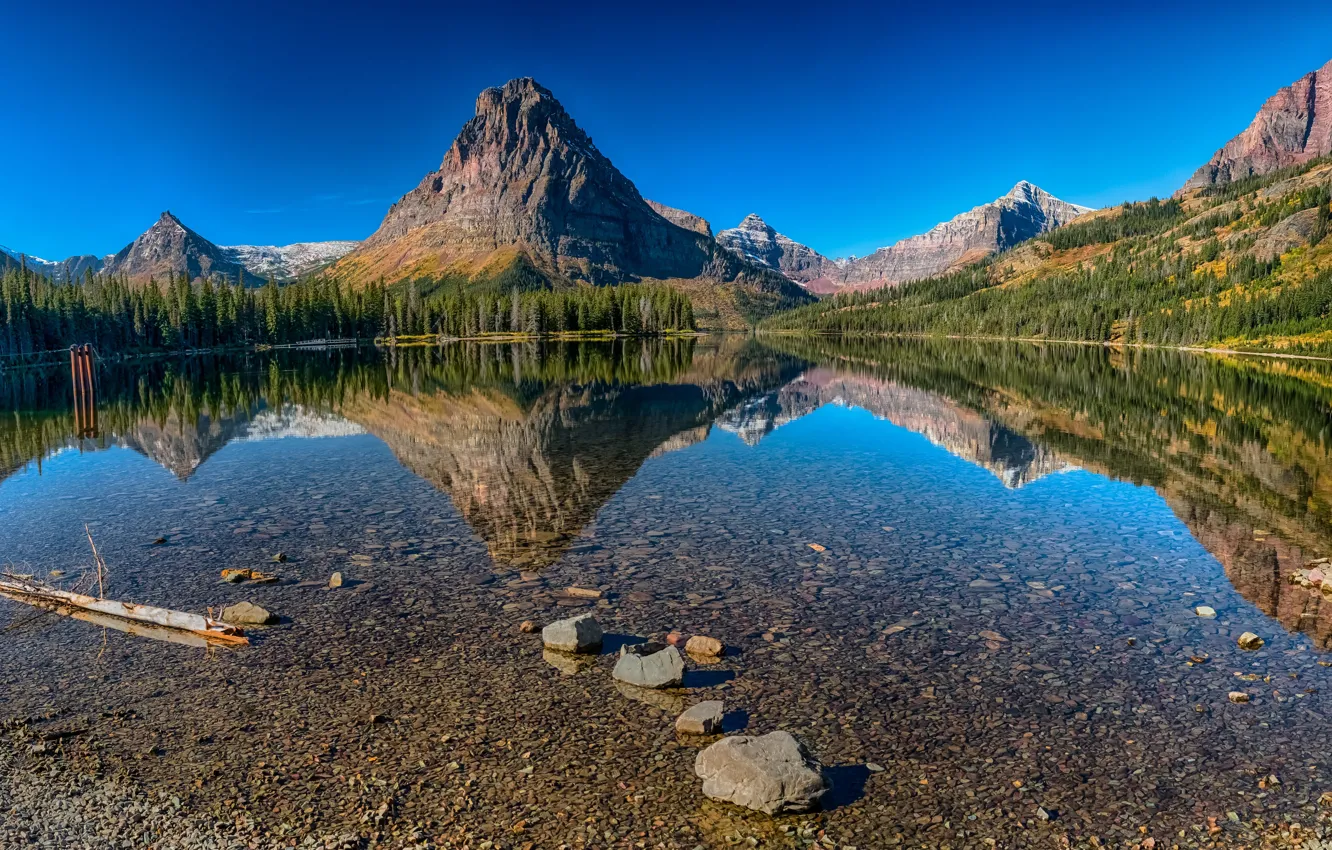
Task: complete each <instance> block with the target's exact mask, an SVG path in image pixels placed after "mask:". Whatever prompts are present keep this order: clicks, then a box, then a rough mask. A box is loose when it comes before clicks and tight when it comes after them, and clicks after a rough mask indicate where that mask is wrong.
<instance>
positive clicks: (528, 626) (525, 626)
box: [518, 620, 537, 635]
mask: <svg viewBox="0 0 1332 850" xmlns="http://www.w3.org/2000/svg"><path fill="white" fill-rule="evenodd" d="M536 630H537V625H536V623H534V622H532V621H531V620H523V621H522V623H520V624H519V625H518V631H520V632H522V633H523V634H525V635H530V634H532V632H535V631H536Z"/></svg>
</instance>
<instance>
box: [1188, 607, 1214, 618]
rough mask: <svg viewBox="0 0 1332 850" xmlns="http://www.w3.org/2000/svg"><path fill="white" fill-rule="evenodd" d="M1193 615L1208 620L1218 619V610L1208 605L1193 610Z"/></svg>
mask: <svg viewBox="0 0 1332 850" xmlns="http://www.w3.org/2000/svg"><path fill="white" fill-rule="evenodd" d="M1193 613H1195V614H1197V615H1198V616H1199V617H1204V618H1206V619H1208V620H1214V619H1216V609H1215V608H1212V607H1211V606H1208V605H1199V606H1198V607H1197V608H1194V609H1193Z"/></svg>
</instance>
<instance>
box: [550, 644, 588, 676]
mask: <svg viewBox="0 0 1332 850" xmlns="http://www.w3.org/2000/svg"><path fill="white" fill-rule="evenodd" d="M541 658H542V659H543V660H544V661H545V662H546V663H547V664H549V665H550V666H551V667H554V668H555V669H556V670H559V671H560V672H561V673H563V674H564V675H566V676H574V675H577V674H579V673H582V672H583V671H584V670H590V669H591V668H592V665H593V664H594V663H596V659H593V658H588V657H587V656H586V655H575V654H573V653H572V652H562V651H560V650H558V649H543V650H541Z"/></svg>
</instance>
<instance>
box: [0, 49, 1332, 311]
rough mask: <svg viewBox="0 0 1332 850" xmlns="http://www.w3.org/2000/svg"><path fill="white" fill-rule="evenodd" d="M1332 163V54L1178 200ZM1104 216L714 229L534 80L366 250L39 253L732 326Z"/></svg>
mask: <svg viewBox="0 0 1332 850" xmlns="http://www.w3.org/2000/svg"><path fill="white" fill-rule="evenodd" d="M1329 155H1332V62H1329V63H1328V65H1326V66H1324V67H1323V68H1321V69H1320V70H1317V71H1313V72H1310V73H1309V74H1307V75H1305V76H1304V77H1303V78H1301V79H1300V80H1299V81H1297V82H1296V83H1294V84H1292V85H1291V86H1288V87H1286V88H1283V89H1281V90H1280V91H1278V92H1277V93H1276V94H1275V95H1273V96H1272V97H1271V98H1270V99H1269V100H1268V101H1267V102H1266V103H1265V104H1264V105H1263V107H1262V109H1261V110H1259V112H1258V114H1257V116H1256V117H1255V118H1254V120H1253V123H1252V124H1251V125H1250V126H1249V127H1248V129H1246V130H1245V131H1244V132H1243V133H1241V134H1240V135H1239V136H1237V137H1235V138H1234V139H1232V140H1231V141H1230V142H1228V143H1227V144H1226V145H1225V146H1224V147H1222V148H1221V149H1220V150H1219V151H1217V153H1216V154H1215V155H1214V156H1213V157H1212V159H1211V160H1210V161H1209V162H1208V163H1207V164H1205V165H1204V166H1202V167H1201V168H1200V169H1199V170H1198V171H1197V173H1196V174H1194V176H1193V177H1192V178H1191V179H1190V180H1189V182H1188V183H1187V184H1186V185H1185V186H1184V187H1183V189H1181V190H1180V193H1179V195H1178V197H1180V198H1185V197H1186V196H1190V197H1191V196H1192V193H1196V192H1197V191H1199V190H1204V189H1208V188H1214V187H1217V186H1220V185H1224V184H1228V183H1230V182H1232V181H1234V180H1239V179H1244V178H1252V177H1261V176H1264V175H1269V174H1272V173H1273V172H1277V171H1281V170H1283V169H1291V168H1296V167H1299V166H1301V165H1303V164H1306V163H1309V162H1311V161H1312V160H1316V159H1319V158H1321V157H1324V156H1329ZM1202 206H1204V205H1203V204H1201V203H1194V204H1193V206H1192V207H1191V209H1192V208H1195V207H1199V208H1200V207H1202ZM1091 212H1092V210H1090V209H1089V208H1087V207H1082V206H1078V205H1076V204H1071V203H1068V202H1066V201H1062V200H1060V199H1059V198H1056V197H1055V196H1053V195H1051V194H1050V193H1048V192H1046V191H1044V190H1042V189H1041V188H1039V187H1037V186H1035V185H1033V184H1031V183H1028V182H1026V181H1022V182H1019V183H1018V184H1017V185H1015V186H1014V187H1013V189H1012V190H1011V191H1009V192H1008V193H1007V194H1006V195H1004V196H1003V197H1000V198H997V199H996V200H994V201H991V202H990V203H986V204H982V205H980V206H977V207H975V208H973V209H971V210H969V211H967V212H964V213H961V214H960V215H958V216H955V217H954V218H952V219H950V220H948V221H945V222H942V223H940V224H938V225H936V226H935V227H933V228H932V229H930V230H929V231H927V232H925V233H922V234H920V235H917V236H912V237H910V238H907V239H903V240H901V241H899V242H897V243H895V244H893V245H889V246H886V247H883V248H880V249H878V250H876V251H874V252H873V253H871V254H869V255H868V256H865V257H850V258H846V259H830V258H828V257H826V256H824V255H822V254H820V253H819V252H818V251H815V250H814V249H812V248H810V247H809V246H807V245H804V244H801V243H800V242H797V241H796V240H794V239H792V238H790V237H788V236H785V235H783V234H782V233H779V232H778V231H777V230H776V229H774V228H773V227H771V226H770V225H769V224H768V223H767V222H765V221H764V220H763V219H762V218H760V217H759V216H758V215H750V216H747V217H746V218H745V219H744V220H743V221H742V222H740V224H739V225H738V226H736V227H734V228H728V229H724V230H721V231H719V232H717V233H715V235H714V232H713V229H712V227H711V226H710V225H709V223H708V222H707V221H706V220H704V219H703V218H702V217H700V216H697V215H694V214H692V213H689V212H686V211H684V210H680V209H677V208H674V207H670V206H667V205H665V204H661V203H658V202H655V201H650V200H647V199H645V198H644V197H643V196H642V195H641V194H640V193H639V191H638V189H637V188H636V187H635V186H634V184H633V182H632V181H631V180H630V179H629V178H627V177H626V176H625V175H624V174H622V173H621V172H620V171H619V170H618V169H617V168H616V167H615V166H614V165H613V164H612V163H611V161H610V160H609V159H608V158H607V157H606V156H605V155H603V154H602V153H601V151H600V150H598V148H597V147H596V145H595V144H594V143H593V141H592V139H591V138H590V137H589V136H588V135H587V134H586V133H585V132H584V131H583V130H582V129H581V128H580V127H579V126H578V125H577V124H576V123H575V121H574V120H573V118H572V117H571V116H570V115H569V114H568V113H567V112H566V111H565V109H564V107H563V106H562V105H561V104H560V103H559V101H558V100H556V99H555V97H554V95H553V94H551V92H550V91H549V90H547V89H545V88H543V87H542V86H541V85H539V84H538V83H537V82H536V81H535V80H532V79H530V78H521V79H515V80H511V81H509V82H508V83H506V84H505V85H504V86H502V87H498V88H490V89H486V90H485V91H483V92H482V93H481V94H480V96H479V97H478V98H477V102H476V114H475V117H473V118H472V119H471V120H470V121H468V122H467V123H466V124H465V125H464V126H463V128H462V130H461V131H460V132H459V134H458V136H457V138H455V139H454V141H453V143H452V145H451V146H450V147H449V149H448V151H447V152H446V153H445V155H444V158H443V160H442V161H441V163H440V165H439V167H438V168H437V169H435V170H434V171H431V172H430V173H428V174H427V175H426V176H425V177H424V178H423V179H422V181H421V182H420V184H419V185H418V186H417V187H416V188H415V189H413V190H411V191H410V192H408V193H407V194H406V195H404V196H403V197H402V198H401V199H400V200H399V201H398V202H397V203H395V204H393V205H392V206H391V207H390V208H389V210H388V213H387V214H386V215H385V217H384V219H383V221H382V223H381V224H380V226H379V228H378V229H377V230H376V231H375V232H374V233H373V234H371V235H370V237H369V238H368V239H366V240H365V241H364V242H361V243H356V242H349V241H340V242H309V243H298V244H295V245H286V246H252V245H239V246H221V245H217V244H215V243H213V242H211V241H209V240H208V239H206V238H205V237H203V236H201V235H200V234H198V233H197V232H195V231H193V230H191V229H190V228H188V227H186V226H185V225H184V224H183V223H182V222H181V221H180V220H179V219H178V218H176V217H175V216H173V215H171V214H170V213H163V214H162V217H161V218H160V219H159V220H158V221H157V222H156V223H155V224H154V225H153V226H152V227H151V228H149V229H148V230H147V231H146V232H145V233H144V234H143V235H141V236H140V237H139V238H137V239H135V240H134V242H132V243H131V244H130V245H127V246H126V247H125V248H124V249H122V250H121V251H119V252H118V253H116V254H114V255H108V256H105V257H97V256H92V255H79V256H74V257H70V258H67V259H65V260H62V261H55V262H52V261H47V260H42V259H38V258H34V257H31V256H29V257H27V258H26V262H27V264H28V266H29V267H30V268H34V269H36V270H37V271H39V272H41V273H43V274H47V275H50V276H52V277H54V278H57V279H61V280H76V279H79V278H81V277H82V276H84V275H85V274H86V273H88V272H92V273H95V274H96V273H104V274H115V275H123V276H127V277H129V278H132V279H135V280H146V279H148V278H150V277H158V278H163V277H166V276H168V275H173V274H174V275H179V274H189V275H190V276H191V277H193V278H198V277H205V276H207V277H216V278H226V279H231V280H234V279H236V278H237V277H239V276H241V275H244V276H245V277H246V278H247V279H253V280H254V281H255V282H256V283H257V282H258V281H259V280H260V279H267V278H268V277H270V276H271V277H273V278H276V279H277V280H281V281H286V280H292V279H295V278H297V277H299V276H301V275H304V274H307V273H309V272H312V271H316V270H319V269H323V268H328V269H330V270H331V272H332V273H333V274H336V275H339V276H342V277H344V278H350V279H353V280H363V281H369V280H377V279H383V280H385V281H387V282H388V283H390V284H392V283H399V282H404V281H408V280H414V281H418V282H421V283H422V286H423V287H424V288H425V289H426V291H429V290H430V289H433V288H436V287H438V286H441V285H466V286H468V287H472V288H478V287H489V288H493V289H502V290H504V291H507V290H508V289H510V288H513V287H520V288H533V287H554V288H559V287H563V286H572V285H576V284H579V283H592V284H598V285H600V284H612V283H620V282H631V281H665V282H669V283H671V284H673V285H676V286H678V287H681V288H683V289H685V290H686V291H688V292H689V293H690V295H691V297H692V298H693V299H694V301H695V308H696V315H698V316H699V317H700V319H701V320H702V324H703V325H705V326H714V327H734V326H741V325H744V324H747V323H749V322H752V321H754V320H755V319H757V318H760V317H763V316H765V315H770V314H772V313H773V312H776V311H779V310H783V309H787V308H790V307H794V306H799V305H802V304H807V303H809V302H810V301H811V300H812V295H822V294H829V293H835V292H840V291H845V290H865V289H874V288H878V287H882V286H892V285H898V284H902V283H906V282H910V281H916V280H921V279H926V278H931V277H934V276H937V275H941V274H945V273H948V272H951V271H956V270H958V269H962V268H965V267H967V266H969V265H971V264H973V263H975V262H977V261H980V260H983V259H985V258H987V257H990V256H992V255H994V254H997V253H1000V252H1006V251H1009V250H1011V249H1013V248H1015V247H1016V246H1018V245H1019V244H1022V243H1024V242H1027V241H1029V240H1032V239H1033V238H1035V237H1043V236H1045V235H1046V234H1048V233H1050V232H1051V231H1052V230H1056V229H1058V228H1061V227H1064V226H1065V225H1068V224H1069V223H1071V222H1074V221H1075V220H1078V219H1081V218H1082V217H1084V216H1087V215H1088V213H1091ZM1107 212H1110V213H1111V214H1113V211H1107ZM1304 218H1310V216H1305V217H1304ZM1301 222H1302V223H1303V224H1308V222H1305V221H1304V219H1303V218H1302V219H1299V222H1297V223H1301ZM1303 224H1301V226H1303ZM1097 226H1101V225H1097ZM1291 226H1293V225H1291ZM1320 227H1321V225H1320ZM1287 229H1289V227H1287ZM1306 229H1307V228H1306ZM1278 235H1280V234H1278ZM1274 238H1275V237H1274ZM1223 241H1224V240H1223ZM1269 241H1270V240H1269ZM1278 241H1280V240H1278ZM1287 241H1289V240H1287ZM1236 244H1238V243H1236ZM1264 244H1266V243H1264ZM1283 244H1284V243H1283ZM1278 247H1279V246H1278ZM1027 254H1028V255H1030V256H1026V255H1023V256H1019V257H1017V258H1016V259H1017V260H1018V263H1019V265H1022V266H1023V268H1025V269H1027V270H1028V271H1030V269H1031V268H1032V267H1033V266H1034V265H1038V264H1036V263H1034V262H1033V258H1035V257H1036V255H1037V254H1040V251H1037V250H1035V249H1033V250H1032V251H1028V252H1027ZM1042 256H1044V255H1042ZM1061 256H1062V255H1061ZM21 261H24V260H23V258H22V255H21V254H20V253H19V252H18V251H15V250H11V249H7V248H2V247H0V267H3V266H6V265H12V264H14V263H17V262H21ZM1024 273H1026V272H1024Z"/></svg>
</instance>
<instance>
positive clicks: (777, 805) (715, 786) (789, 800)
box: [694, 731, 828, 815]
mask: <svg viewBox="0 0 1332 850" xmlns="http://www.w3.org/2000/svg"><path fill="white" fill-rule="evenodd" d="M694 773H696V774H698V777H699V778H700V779H702V780H703V793H704V794H705V795H706V796H708V797H710V798H712V799H713V800H723V801H725V802H729V803H735V804H736V805H738V806H744V807H745V808H748V809H754V810H756V811H760V812H766V813H767V814H770V815H775V814H779V813H781V812H807V811H810V810H812V809H814V808H816V807H817V806H818V805H819V800H820V798H822V797H823V795H824V793H825V792H826V791H827V790H828V782H827V780H826V779H824V778H823V773H822V768H821V767H820V766H819V763H818V762H817V761H815V760H814V759H813V758H812V757H811V756H810V754H809V752H808V750H806V749H805V747H804V745H803V744H801V743H800V742H799V741H797V740H796V739H795V737H794V736H793V735H791V733H789V732H781V731H778V732H770V733H768V734H767V735H763V736H761V737H752V736H749V735H733V736H731V737H729V738H722V739H721V740H720V741H718V742H717V743H715V744H713V745H712V746H710V747H708V748H707V749H705V750H703V752H701V753H699V754H698V757H697V758H696V759H695V760H694Z"/></svg>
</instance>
